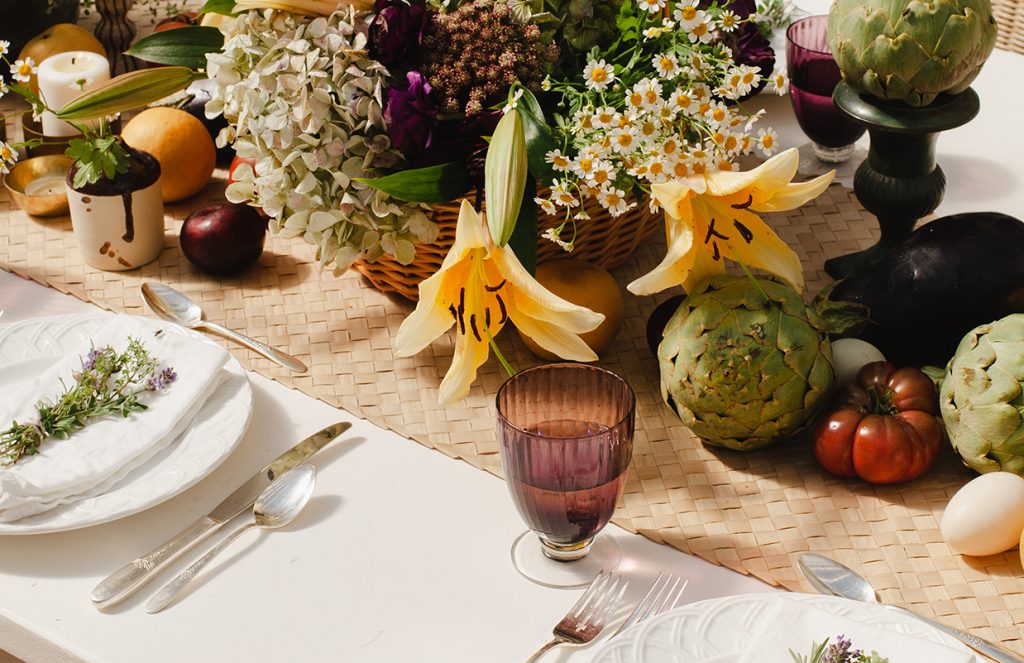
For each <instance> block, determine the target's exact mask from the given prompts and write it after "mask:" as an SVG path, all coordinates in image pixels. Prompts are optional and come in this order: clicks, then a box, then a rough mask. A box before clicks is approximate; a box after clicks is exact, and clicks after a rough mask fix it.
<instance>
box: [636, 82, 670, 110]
mask: <svg viewBox="0 0 1024 663" xmlns="http://www.w3.org/2000/svg"><path fill="white" fill-rule="evenodd" d="M641 85H642V86H643V88H642V89H643V93H644V102H643V107H644V108H647V109H651V108H657V106H658V103H659V102H661V101H663V100H662V98H661V93H662V91H663V90H664V88H662V87H661V83H659V82H658V81H656V80H654V79H653V78H645V79H644V80H642V81H640V82H639V83H637V86H638V87H639V86H641Z"/></svg>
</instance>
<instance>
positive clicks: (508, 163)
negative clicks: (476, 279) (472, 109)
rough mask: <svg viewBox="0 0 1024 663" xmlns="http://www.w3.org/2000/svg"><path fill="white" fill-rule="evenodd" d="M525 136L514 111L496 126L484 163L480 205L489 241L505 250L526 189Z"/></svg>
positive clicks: (507, 114) (517, 115)
mask: <svg viewBox="0 0 1024 663" xmlns="http://www.w3.org/2000/svg"><path fill="white" fill-rule="evenodd" d="M526 173H527V161H526V134H525V133H524V131H523V120H522V118H520V117H519V112H518V111H517V110H514V109H513V110H510V111H509V112H508V113H505V115H504V116H503V117H502V118H501V120H500V121H499V122H498V126H497V127H496V128H495V129H494V135H493V136H492V137H491V144H490V146H489V147H488V148H487V159H486V161H485V162H484V201H485V202H486V204H487V225H488V227H489V228H490V230H491V238H492V239H493V240H494V243H495V244H496V245H498V246H505V245H506V244H508V240H509V238H510V237H512V231H513V230H515V227H516V219H518V218H519V208H520V206H522V204H523V190H524V188H525V187H526Z"/></svg>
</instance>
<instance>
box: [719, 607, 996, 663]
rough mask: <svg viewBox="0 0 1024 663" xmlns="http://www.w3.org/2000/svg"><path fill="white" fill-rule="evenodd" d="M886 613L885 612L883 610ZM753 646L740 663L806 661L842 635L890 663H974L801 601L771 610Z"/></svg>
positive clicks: (963, 655)
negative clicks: (815, 646)
mask: <svg viewBox="0 0 1024 663" xmlns="http://www.w3.org/2000/svg"><path fill="white" fill-rule="evenodd" d="M879 609H882V608H879ZM763 618H764V621H763V623H762V624H761V627H760V628H759V629H758V630H757V632H756V633H755V635H754V637H752V638H751V640H750V647H749V648H748V649H747V651H746V652H744V654H743V655H742V656H741V657H740V658H739V660H738V662H737V663H793V657H792V655H790V653H789V651H790V650H793V652H795V653H797V654H799V655H801V656H808V655H809V654H810V653H811V646H812V644H813V643H820V642H821V641H822V640H825V639H828V641H829V642H830V643H831V642H835V638H836V637H837V636H839V635H842V636H845V637H846V638H847V639H849V640H851V641H852V642H853V647H852V648H853V649H861V650H863V651H866V652H871V651H876V652H878V655H879V656H881V657H882V658H888V659H889V663H922V662H923V661H927V662H928V663H976V662H977V659H976V658H975V656H974V655H973V654H970V653H967V652H964V651H959V650H956V649H952V648H951V647H946V646H945V645H941V644H938V643H936V642H930V641H928V640H922V639H920V638H915V637H913V636H910V635H905V634H903V633H897V632H896V631H890V630H888V629H883V628H878V627H876V626H872V625H870V624H864V623H862V622H858V621H856V620H854V619H850V618H849V617H844V616H842V615H837V614H834V613H831V612H828V611H826V610H821V609H820V608H816V607H814V606H811V605H807V604H805V603H799V602H797V601H792V602H788V601H787V602H786V603H785V604H780V605H777V606H775V607H773V608H772V609H771V610H769V611H768V612H766V613H765V614H764V615H763Z"/></svg>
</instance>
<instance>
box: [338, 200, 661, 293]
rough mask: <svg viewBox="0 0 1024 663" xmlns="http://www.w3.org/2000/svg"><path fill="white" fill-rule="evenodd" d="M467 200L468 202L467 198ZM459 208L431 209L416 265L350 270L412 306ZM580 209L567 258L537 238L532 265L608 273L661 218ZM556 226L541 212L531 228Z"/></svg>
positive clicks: (388, 262) (390, 263) (589, 204)
mask: <svg viewBox="0 0 1024 663" xmlns="http://www.w3.org/2000/svg"><path fill="white" fill-rule="evenodd" d="M467 197H468V198H469V199H470V200H473V194H469V195H468V196H467ZM460 204H461V201H457V202H452V203H446V204H444V205H435V206H434V210H433V213H432V215H431V217H432V219H431V220H432V221H433V222H434V223H436V224H437V226H438V229H439V230H440V233H439V234H438V236H437V240H436V241H435V242H433V243H431V244H419V245H417V246H416V260H415V261H413V263H412V264H411V265H403V264H401V263H399V262H398V261H397V260H395V259H394V258H393V257H392V256H390V255H387V254H385V255H383V256H381V257H380V258H378V259H377V260H376V261H374V262H365V261H362V260H358V261H356V263H355V264H354V265H353V267H354V268H355V269H356V271H358V272H359V273H360V274H362V275H363V276H365V277H366V278H367V279H368V280H369V281H370V283H372V284H373V286H374V287H375V288H377V289H378V290H380V291H381V292H386V293H392V292H393V293H397V294H399V295H401V296H403V297H405V298H406V299H410V300H412V301H416V299H418V297H419V290H418V286H419V284H420V281H422V280H423V279H425V278H427V277H428V276H430V275H431V274H433V273H434V272H436V271H437V270H438V269H439V268H440V267H441V263H442V262H443V261H444V257H445V256H446V255H447V254H448V249H450V248H451V246H452V243H453V242H454V241H455V222H456V221H457V220H458V218H459V205H460ZM584 206H585V209H586V210H587V213H588V214H589V215H590V219H589V220H587V221H580V222H578V223H577V233H576V242H575V249H573V252H572V253H571V254H567V253H566V252H565V251H563V250H562V249H561V248H560V247H559V246H558V245H557V244H555V243H554V242H551V241H549V240H547V239H544V238H542V237H538V239H537V261H538V262H549V261H552V260H558V259H560V258H566V257H569V256H571V257H573V258H576V259H578V260H584V261H586V262H589V263H592V264H595V265H598V266H600V267H603V268H605V269H612V268H614V267H618V266H619V265H621V264H622V263H624V262H626V260H627V259H628V258H629V257H630V256H631V255H632V254H633V251H635V250H636V248H637V247H638V246H640V242H642V241H643V240H644V239H646V238H647V237H648V236H649V235H650V234H651V233H652V232H653V231H654V230H655V229H656V228H657V227H658V226H659V224H660V219H661V215H660V214H657V215H655V214H652V213H651V211H650V209H649V208H648V206H647V204H646V203H640V204H638V205H637V206H636V207H634V208H633V209H631V210H629V211H628V212H626V213H625V214H621V215H619V216H617V217H613V216H612V215H610V214H609V213H608V212H607V211H606V210H605V209H604V208H603V207H601V205H600V204H599V203H598V202H597V201H596V200H594V199H593V198H590V199H588V200H587V201H586V203H585V204H584ZM559 222H560V220H559V219H556V218H555V217H552V216H547V215H545V214H543V213H541V216H540V219H539V220H538V224H537V225H538V226H539V232H543V231H544V230H546V229H548V228H553V227H555V226H557V225H558V223H559ZM538 234H539V233H538Z"/></svg>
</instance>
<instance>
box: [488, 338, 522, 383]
mask: <svg viewBox="0 0 1024 663" xmlns="http://www.w3.org/2000/svg"><path fill="white" fill-rule="evenodd" d="M487 342H488V343H490V344H491V350H494V356H495V357H497V358H498V361H499V362H501V365H502V366H503V367H504V368H505V372H506V373H508V376H509V377H512V376H513V375H515V374H516V372H515V370H514V369H513V368H512V365H511V364H509V363H508V360H507V359H505V355H503V354H501V350H500V349H499V348H498V344H497V343H495V342H494V336H492V335H491V330H490V329H488V330H487Z"/></svg>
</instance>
